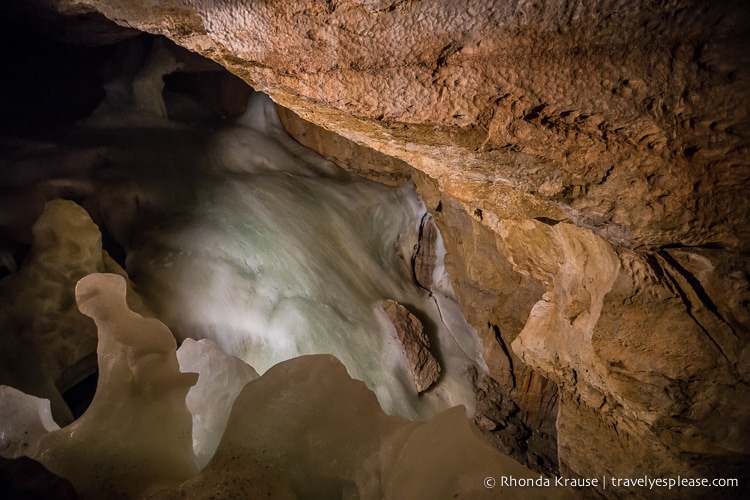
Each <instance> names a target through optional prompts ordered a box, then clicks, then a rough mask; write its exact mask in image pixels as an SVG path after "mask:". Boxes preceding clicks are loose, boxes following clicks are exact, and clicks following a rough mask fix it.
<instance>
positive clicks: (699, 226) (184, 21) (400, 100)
mask: <svg viewBox="0 0 750 500" xmlns="http://www.w3.org/2000/svg"><path fill="white" fill-rule="evenodd" d="M52 3H53V4H55V5H56V8H57V9H58V10H59V11H60V12H62V13H65V14H71V15H83V14H85V13H90V12H94V11H98V12H100V13H102V14H104V15H105V16H106V17H108V18H110V19H112V20H113V21H115V22H117V23H118V24H120V25H123V26H128V27H135V28H137V29H140V30H143V31H148V32H151V33H155V34H163V35H165V36H167V37H169V38H171V39H172V40H174V41H175V42H177V43H178V44H180V45H182V46H184V47H187V48H189V49H191V50H194V51H196V52H199V53H201V54H203V55H205V56H206V57H209V58H211V59H214V60H215V61H217V62H219V63H221V64H222V65H224V66H225V67H227V68H228V69H229V70H230V71H232V72H233V73H235V74H236V75H238V76H240V77H241V78H243V79H244V80H245V81H247V82H248V83H250V84H251V85H252V86H253V87H254V88H256V89H258V90H262V91H264V92H267V93H269V94H270V95H271V96H272V97H273V99H274V100H275V101H276V102H277V103H279V104H281V105H283V106H285V107H287V108H289V109H291V110H292V111H294V112H295V113H297V114H298V115H299V116H300V117H302V118H303V119H305V120H307V121H310V122H312V123H315V124H317V125H320V126H321V127H323V128H325V129H328V130H333V131H335V132H336V133H338V134H340V135H341V136H343V137H345V138H347V139H349V140H350V141H352V142H353V143H357V144H363V145H367V146H369V147H370V148H372V149H374V150H376V151H379V152H381V153H384V154H386V155H389V156H392V157H394V158H396V159H398V160H401V161H402V162H404V163H405V164H408V165H409V166H410V167H413V168H414V169H416V172H414V173H410V174H408V175H409V176H411V177H412V178H413V179H414V180H415V182H417V184H418V185H419V186H420V191H421V192H422V194H423V196H424V197H425V200H426V203H427V204H428V207H429V208H430V210H431V211H432V212H433V215H434V216H435V219H436V222H437V224H438V227H439V228H440V229H441V231H442V232H443V235H444V237H445V239H446V245H447V247H448V250H449V252H450V258H449V259H448V260H449V265H450V266H451V267H452V268H453V270H454V273H456V272H457V273H458V274H455V278H454V279H455V280H456V289H457V294H458V295H459V299H460V300H461V301H462V304H463V306H464V308H465V310H466V312H467V316H468V317H469V319H470V321H472V324H474V325H475V327H477V328H478V330H479V331H480V333H481V334H482V335H483V336H484V339H485V341H486V345H485V350H486V352H485V354H486V356H487V358H488V364H490V365H491V366H492V367H493V375H494V378H495V381H496V382H497V383H498V384H500V386H502V387H504V389H503V390H502V391H500V392H501V393H503V392H504V393H505V394H506V395H510V396H511V399H512V400H513V401H514V402H518V403H514V404H518V405H519V408H521V415H522V419H525V420H524V421H527V422H531V421H533V422H537V425H536V426H533V425H532V426H531V428H533V429H536V430H537V431H538V432H539V433H540V434H539V435H540V436H541V434H542V431H541V430H540V429H543V428H547V427H548V425H547V424H545V422H547V423H548V422H549V421H550V415H551V414H552V413H554V408H555V405H556V403H555V401H556V396H555V392H556V389H555V388H554V387H553V386H552V384H551V383H550V382H548V381H547V380H550V381H552V382H553V383H554V384H556V385H557V388H558V389H559V393H560V397H559V413H558V417H557V440H558V443H559V462H560V466H561V467H562V469H563V471H565V472H566V473H569V474H578V475H581V476H584V477H587V476H599V475H601V474H603V473H608V474H613V475H621V476H626V475H629V474H640V473H647V474H651V475H659V474H662V475H666V474H674V475H676V474H679V473H681V474H692V475H708V476H714V477H716V476H723V477H731V476H732V475H733V474H734V475H738V474H740V472H741V471H742V470H747V461H748V454H750V442H748V437H747V436H746V435H743V433H742V429H744V428H746V427H747V426H748V424H749V423H750V408H749V407H750V394H748V391H749V390H750V389H749V388H748V381H749V379H750V377H749V375H750V362H749V361H748V359H749V358H748V349H750V348H749V347H748V345H750V344H749V343H748V334H747V332H748V327H749V326H750V312H749V311H748V304H750V286H748V275H750V269H749V268H750V266H749V265H748V259H747V253H748V250H749V249H748V242H750V238H748V233H747V231H748V227H750V224H748V219H749V218H750V203H749V202H748V199H747V197H746V192H747V188H748V186H750V182H748V179H749V177H750V176H749V175H748V174H749V173H750V168H749V165H750V162H748V153H750V150H749V149H748V144H750V140H749V139H750V137H749V136H750V120H748V110H749V109H750V90H748V89H750V85H748V80H749V79H750V78H749V77H750V73H749V72H748V68H750V65H749V64H748V62H750V61H749V60H748V59H749V58H750V50H748V49H750V36H748V35H750V8H748V6H747V5H746V4H744V3H742V2H739V1H730V2H722V3H721V4H718V3H708V2H700V1H697V0H696V1H690V0H672V1H664V2H650V3H633V2H625V1H620V0H607V1H603V2H596V1H593V0H581V1H578V2H567V1H566V2H563V1H562V0H559V1H549V2H538V3H532V2H528V1H525V0H519V1H515V2H514V1H495V2H483V1H479V0H476V1H469V2H463V3H458V2H452V1H450V0H442V1H435V2H417V1H387V0H384V1H354V0H349V1H346V0H341V1H337V0H332V1H326V2H323V1H315V0H307V1H303V2H292V3H278V2H239V1H229V0H225V1H220V0H181V1H176V0H175V1H166V2H164V1H160V2H154V1H147V0H143V1H129V0H87V1H81V0H56V1H54V2H52ZM297 135H298V136H299V135H300V134H297ZM342 144H344V143H342ZM346 144H348V143H346ZM352 147H353V146H352ZM342 148H343V149H342ZM346 148H350V146H342V147H341V148H338V150H339V151H341V154H342V155H344V154H345V151H343V150H344V149H346ZM368 154H369V153H368ZM331 156H335V155H331ZM387 165H388V166H387V169H393V170H392V171H393V172H403V170H402V169H401V167H402V166H403V164H401V163H398V162H393V161H389V162H387ZM370 170H373V171H379V168H378V167H377V165H375V164H374V166H373V167H372V168H371V169H370ZM407 170H408V169H407ZM377 175H380V176H385V177H391V176H392V175H393V174H392V173H391V170H386V171H385V173H379V174H377ZM399 175H402V174H399ZM404 175H406V174H404ZM529 367H530V368H529ZM532 370H533V371H532ZM514 391H515V392H514ZM521 401H525V402H524V403H523V404H521V403H520V402H521ZM496 406H497V405H496ZM506 413H509V412H506ZM501 420H502V419H501ZM506 424H508V422H507V421H504V424H503V425H506ZM491 426H492V424H487V427H488V428H489V427H491ZM545 432H547V433H546V436H548V437H549V436H552V430H549V431H545ZM541 439H542V440H544V439H547V438H545V437H542V438H541ZM542 461H543V460H542ZM743 464H744V469H743Z"/></svg>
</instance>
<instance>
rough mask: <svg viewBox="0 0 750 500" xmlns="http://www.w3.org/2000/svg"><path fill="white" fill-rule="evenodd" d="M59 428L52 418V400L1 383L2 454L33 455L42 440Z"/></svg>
mask: <svg viewBox="0 0 750 500" xmlns="http://www.w3.org/2000/svg"><path fill="white" fill-rule="evenodd" d="M59 428H60V426H59V425H57V424H56V423H55V421H54V420H52V410H51V409H50V405H49V399H41V398H37V397H36V396H31V395H29V394H26V393H23V392H21V391H19V390H18V389H14V388H13V387H10V386H7V385H0V456H2V457H5V458H17V457H20V456H22V455H31V456H34V455H36V453H37V451H38V450H37V448H38V446H39V440H40V439H41V438H42V437H43V436H45V435H46V434H47V433H48V432H49V431H53V430H56V429H59Z"/></svg>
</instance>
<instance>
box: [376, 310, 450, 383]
mask: <svg viewBox="0 0 750 500" xmlns="http://www.w3.org/2000/svg"><path fill="white" fill-rule="evenodd" d="M381 307H382V308H383V311H385V314H386V315H387V316H388V319H390V320H391V323H393V326H394V327H395V328H396V333H397V334H398V339H399V340H400V341H401V344H402V345H403V346H404V350H405V351H406V357H407V359H408V360H409V367H410V368H411V374H412V376H413V377H414V384H415V385H416V386H417V392H420V393H421V392H424V391H426V390H427V389H429V388H430V386H431V385H432V384H434V383H435V382H436V381H437V379H438V378H439V377H440V371H441V368H440V364H439V363H438V361H437V359H435V356H433V355H432V352H430V339H429V338H428V337H427V334H426V333H425V332H424V327H423V326H422V322H421V321H419V320H418V319H417V318H416V316H414V315H413V314H412V313H410V312H409V311H408V310H407V309H406V308H405V307H404V306H402V305H401V304H399V303H398V302H396V301H395V300H386V301H385V302H383V304H382V306H381Z"/></svg>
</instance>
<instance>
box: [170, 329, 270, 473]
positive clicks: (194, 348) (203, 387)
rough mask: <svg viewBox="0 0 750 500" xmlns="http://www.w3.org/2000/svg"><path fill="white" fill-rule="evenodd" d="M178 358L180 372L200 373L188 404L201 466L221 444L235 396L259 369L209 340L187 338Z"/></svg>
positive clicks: (194, 447)
mask: <svg viewBox="0 0 750 500" xmlns="http://www.w3.org/2000/svg"><path fill="white" fill-rule="evenodd" d="M177 360H178V361H179V363H180V370H181V371H183V372H194V373H198V383H197V384H195V385H194V386H193V387H191V388H190V392H188V395H187V407H188V410H190V413H191V414H192V416H193V451H194V452H195V455H196V457H197V462H198V467H200V468H202V467H203V466H204V465H206V462H208V460H209V459H210V458H211V457H212V456H213V454H214V451H216V447H217V446H218V445H219V440H220V439H221V435H222V434H223V433H224V427H225V426H226V424H227V418H229V410H230V409H231V408H232V404H233V403H234V400H235V398H236V397H237V395H238V394H239V393H240V391H241V390H242V388H243V387H245V384H247V383H248V382H250V381H251V380H255V379H256V378H258V372H256V371H255V369H253V367H252V366H250V365H248V364H247V363H245V362H244V361H242V360H241V359H239V358H236V357H234V356H228V355H227V354H226V353H224V351H222V350H221V348H220V347H219V346H218V345H217V344H216V343H215V342H213V341H212V340H209V339H203V340H198V341H196V340H193V339H186V340H185V341H184V342H183V343H182V345H181V346H180V348H179V349H177Z"/></svg>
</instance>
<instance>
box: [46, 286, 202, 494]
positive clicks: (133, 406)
mask: <svg viewBox="0 0 750 500" xmlns="http://www.w3.org/2000/svg"><path fill="white" fill-rule="evenodd" d="M125 294H126V282H125V279H124V278H123V277H122V276H119V275H115V274H92V275H89V276H86V277H84V278H83V279H81V280H80V281H79V282H78V285H77V286H76V301H77V303H78V307H79V309H80V310H81V312H82V313H84V314H85V315H87V316H89V317H91V318H93V319H94V321H95V322H96V326H97V328H98V332H99V344H98V347H97V356H98V361H99V383H98V386H97V391H96V395H95V396H94V400H93V402H92V403H91V406H90V407H89V408H88V410H87V411H86V413H84V414H83V416H81V418H79V419H78V420H76V421H75V422H73V423H72V424H70V425H69V426H67V427H64V428H63V429H61V430H59V431H55V432H52V433H50V434H49V435H47V436H46V437H45V438H44V439H43V440H42V442H41V445H40V453H39V455H38V459H39V461H41V462H42V463H43V464H44V465H45V466H46V467H47V468H48V469H50V470H51V471H52V472H54V473H56V474H59V475H61V476H63V477H65V478H66V479H68V480H70V481H71V482H72V483H73V485H74V486H75V488H76V490H77V491H78V492H79V494H81V496H82V497H84V498H112V497H120V496H125V497H133V496H134V495H135V494H136V493H139V492H143V491H144V490H147V489H148V488H150V487H152V486H157V485H164V484H176V483H179V482H181V481H183V480H185V479H187V478H189V477H190V476H191V475H193V474H194V473H195V472H196V470H197V468H196V466H195V460H194V456H193V451H192V442H191V417H190V413H189V412H188V409H187V407H186V405H185V397H186V395H187V393H188V390H189V388H190V387H191V386H192V385H193V384H195V382H196V380H197V375H196V374H194V373H181V372H180V371H179V366H178V363H177V356H176V354H175V349H176V343H175V340H174V337H173V336H172V334H171V332H170V331H169V329H168V328H167V327H166V326H165V325H164V324H163V323H161V322H160V321H158V320H156V319H147V318H144V317H143V316H141V315H140V314H137V313H134V312H133V311H131V310H130V309H129V308H128V306H127V304H126V302H125Z"/></svg>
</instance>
